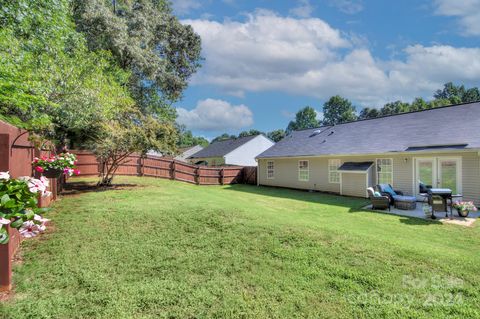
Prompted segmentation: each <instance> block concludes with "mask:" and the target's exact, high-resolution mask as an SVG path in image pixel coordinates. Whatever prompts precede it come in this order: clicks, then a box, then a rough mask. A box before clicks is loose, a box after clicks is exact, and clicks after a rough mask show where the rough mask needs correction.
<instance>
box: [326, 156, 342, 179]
mask: <svg viewBox="0 0 480 319" xmlns="http://www.w3.org/2000/svg"><path fill="white" fill-rule="evenodd" d="M332 161H338V167H337V169H336V170H332V169H330V167H331V166H332V165H330V162H332ZM340 166H342V160H341V159H339V158H330V159H329V160H328V182H329V183H330V184H341V183H342V173H341V172H340V171H339V170H338V168H339V167H340ZM333 172H336V173H338V182H337V181H333V182H332V179H331V175H330V173H333Z"/></svg>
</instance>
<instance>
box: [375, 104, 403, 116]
mask: <svg viewBox="0 0 480 319" xmlns="http://www.w3.org/2000/svg"><path fill="white" fill-rule="evenodd" d="M409 109H410V105H409V104H408V103H404V102H402V101H395V102H391V103H387V104H385V105H384V106H383V107H382V108H381V109H380V115H381V116H385V115H393V114H399V113H405V112H408V111H409Z"/></svg>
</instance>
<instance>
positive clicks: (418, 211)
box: [364, 202, 480, 227]
mask: <svg viewBox="0 0 480 319" xmlns="http://www.w3.org/2000/svg"><path fill="white" fill-rule="evenodd" d="M423 205H424V203H423V202H417V207H416V208H415V210H402V209H398V208H395V207H391V209H390V211H389V210H388V209H386V210H374V209H372V205H367V206H365V207H364V209H367V210H371V211H375V212H377V211H378V212H382V213H387V214H393V215H399V216H407V217H415V218H421V219H426V220H432V219H431V218H430V215H425V213H424V212H423ZM479 216H480V212H478V211H477V212H470V213H469V214H468V217H466V218H464V217H459V216H458V214H457V211H456V210H455V209H453V217H452V218H451V217H450V212H449V213H448V217H445V212H436V213H435V217H437V219H435V221H439V222H441V223H445V224H454V225H459V226H466V227H470V226H473V224H474V223H475V221H476V220H477V218H478V217H479Z"/></svg>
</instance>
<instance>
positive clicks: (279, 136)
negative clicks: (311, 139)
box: [267, 129, 286, 143]
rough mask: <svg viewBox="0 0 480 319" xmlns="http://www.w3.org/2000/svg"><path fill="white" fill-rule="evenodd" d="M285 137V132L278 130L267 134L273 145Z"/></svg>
mask: <svg viewBox="0 0 480 319" xmlns="http://www.w3.org/2000/svg"><path fill="white" fill-rule="evenodd" d="M285 135H286V132H285V130H283V129H278V130H274V131H271V132H268V133H267V137H268V138H269V139H271V140H272V141H274V142H275V143H277V142H279V141H281V140H282V139H283V138H284V137H285Z"/></svg>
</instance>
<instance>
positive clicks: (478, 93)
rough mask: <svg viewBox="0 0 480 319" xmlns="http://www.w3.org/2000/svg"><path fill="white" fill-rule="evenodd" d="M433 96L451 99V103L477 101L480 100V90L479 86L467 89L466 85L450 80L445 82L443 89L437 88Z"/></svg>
mask: <svg viewBox="0 0 480 319" xmlns="http://www.w3.org/2000/svg"><path fill="white" fill-rule="evenodd" d="M433 97H434V98H435V99H437V100H439V99H443V100H449V101H450V104H458V103H469V102H476V101H480V90H479V89H478V87H472V88H470V89H466V88H465V86H464V85H455V84H453V83H452V82H448V83H445V84H444V86H443V89H441V90H437V91H436V92H435V94H434V95H433Z"/></svg>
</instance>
